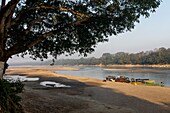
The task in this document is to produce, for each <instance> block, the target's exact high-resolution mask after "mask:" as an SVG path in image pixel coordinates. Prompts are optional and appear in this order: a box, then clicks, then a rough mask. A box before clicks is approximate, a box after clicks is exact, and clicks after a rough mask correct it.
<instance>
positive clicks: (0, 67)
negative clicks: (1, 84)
mask: <svg viewBox="0 0 170 113" xmlns="http://www.w3.org/2000/svg"><path fill="white" fill-rule="evenodd" d="M4 65H5V62H2V61H0V79H2V78H3V74H4Z"/></svg>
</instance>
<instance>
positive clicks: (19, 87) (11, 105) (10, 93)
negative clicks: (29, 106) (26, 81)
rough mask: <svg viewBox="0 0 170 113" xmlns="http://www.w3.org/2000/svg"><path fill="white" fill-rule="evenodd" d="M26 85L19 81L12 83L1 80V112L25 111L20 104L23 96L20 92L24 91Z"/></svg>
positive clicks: (15, 112)
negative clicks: (19, 94)
mask: <svg viewBox="0 0 170 113" xmlns="http://www.w3.org/2000/svg"><path fill="white" fill-rule="evenodd" d="M23 87H24V85H23V84H22V83H21V82H19V81H17V82H15V83H10V82H8V81H7V80H4V79H1V80H0V108H1V110H0V112H2V113H23V111H22V106H21V105H20V103H19V102H20V101H21V97H20V96H18V95H17V94H18V93H22V91H23Z"/></svg>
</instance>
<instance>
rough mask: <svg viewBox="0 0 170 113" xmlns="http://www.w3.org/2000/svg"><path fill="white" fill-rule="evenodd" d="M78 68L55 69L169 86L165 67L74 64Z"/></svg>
mask: <svg viewBox="0 0 170 113" xmlns="http://www.w3.org/2000/svg"><path fill="white" fill-rule="evenodd" d="M74 67H75V68H79V70H74V71H56V72H57V73H60V74H65V75H73V76H81V77H88V78H97V79H100V80H104V79H105V78H106V77H107V76H126V77H129V78H130V79H131V78H135V79H139V78H141V79H152V80H155V81H156V82H157V83H160V82H163V83H164V85H165V86H166V87H170V69H166V68H120V67H119V68H113V67H109V68H103V67H95V66H74Z"/></svg>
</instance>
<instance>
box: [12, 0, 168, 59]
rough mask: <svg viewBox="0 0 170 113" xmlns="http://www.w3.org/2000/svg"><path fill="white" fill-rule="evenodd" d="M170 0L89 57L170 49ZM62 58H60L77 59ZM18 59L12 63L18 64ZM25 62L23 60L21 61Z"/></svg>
mask: <svg viewBox="0 0 170 113" xmlns="http://www.w3.org/2000/svg"><path fill="white" fill-rule="evenodd" d="M169 11H170V0H163V2H162V3H161V5H160V7H159V8H158V9H157V10H156V13H152V14H151V16H150V17H149V18H147V19H144V18H141V21H140V23H137V24H136V27H135V29H134V30H132V31H131V32H126V33H123V34H119V35H117V36H111V37H109V41H108V42H105V43H100V44H98V46H97V48H96V49H95V52H93V53H92V54H90V55H88V57H92V56H95V57H101V56H102V54H103V53H106V52H109V53H112V54H113V53H116V52H130V53H131V52H135V53H136V52H140V51H147V50H153V49H155V48H160V47H165V48H170V14H169ZM77 56H78V55H73V56H71V57H64V56H61V57H59V58H77ZM16 59H18V58H13V60H10V62H16ZM20 60H22V61H23V59H20ZM17 61H18V60H17Z"/></svg>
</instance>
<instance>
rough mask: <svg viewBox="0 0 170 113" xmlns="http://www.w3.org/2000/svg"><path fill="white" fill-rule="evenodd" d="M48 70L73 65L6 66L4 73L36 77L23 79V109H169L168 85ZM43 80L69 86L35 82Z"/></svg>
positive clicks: (114, 112) (68, 112) (154, 112)
mask: <svg viewBox="0 0 170 113" xmlns="http://www.w3.org/2000/svg"><path fill="white" fill-rule="evenodd" d="M48 70H50V71H48ZM51 70H77V69H76V68H61V67H60V68H57V67H53V68H50V67H48V68H47V67H44V68H43V67H37V68H36V67H34V68H28V67H25V68H9V69H8V70H7V72H6V74H14V75H16V74H19V75H26V76H29V77H40V80H39V81H36V82H24V84H25V87H24V92H23V93H22V94H21V97H22V102H21V103H22V105H23V108H24V111H25V112H26V113H170V88H167V87H160V86H144V85H132V84H127V83H118V82H103V81H101V80H98V79H91V78H83V77H77V76H68V75H62V74H57V73H53V72H51ZM46 80H48V81H53V82H57V83H62V84H65V85H69V86H71V87H67V88H46V87H44V86H40V85H39V84H40V82H42V81H46Z"/></svg>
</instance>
